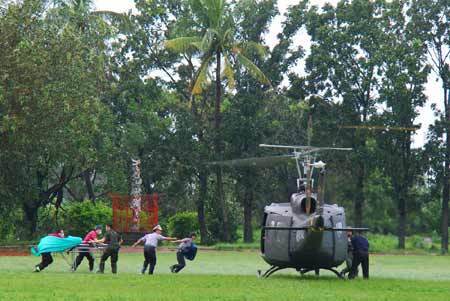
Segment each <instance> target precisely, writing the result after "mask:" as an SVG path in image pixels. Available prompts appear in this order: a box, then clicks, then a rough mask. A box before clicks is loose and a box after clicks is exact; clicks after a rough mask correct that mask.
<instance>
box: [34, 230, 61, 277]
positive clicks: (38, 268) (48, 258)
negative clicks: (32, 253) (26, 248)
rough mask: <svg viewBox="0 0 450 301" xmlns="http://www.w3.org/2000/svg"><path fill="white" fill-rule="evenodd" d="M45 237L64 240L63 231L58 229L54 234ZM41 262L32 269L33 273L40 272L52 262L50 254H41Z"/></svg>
mask: <svg viewBox="0 0 450 301" xmlns="http://www.w3.org/2000/svg"><path fill="white" fill-rule="evenodd" d="M47 236H55V237H59V238H64V230H62V229H60V230H58V231H56V232H53V233H50V234H48V235H47ZM41 257H42V259H41V262H40V263H39V264H37V265H36V266H35V267H34V271H35V272H40V271H42V270H43V269H45V268H46V267H48V266H49V265H51V264H52V262H53V257H52V253H51V252H45V253H41Z"/></svg>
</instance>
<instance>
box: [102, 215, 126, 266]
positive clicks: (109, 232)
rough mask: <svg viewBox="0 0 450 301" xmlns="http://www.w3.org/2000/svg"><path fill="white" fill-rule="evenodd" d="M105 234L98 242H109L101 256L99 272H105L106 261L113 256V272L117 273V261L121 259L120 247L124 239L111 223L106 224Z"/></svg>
mask: <svg viewBox="0 0 450 301" xmlns="http://www.w3.org/2000/svg"><path fill="white" fill-rule="evenodd" d="M105 229H106V233H105V236H104V237H103V238H102V239H100V240H98V241H97V242H98V243H105V244H108V246H107V247H106V249H105V251H104V252H103V255H102V257H101V258H100V264H99V268H98V271H97V273H100V274H103V273H104V272H105V262H106V260H108V258H109V257H111V272H112V273H113V274H116V273H117V261H118V260H119V249H120V245H121V244H122V243H123V239H122V237H121V236H120V234H119V233H117V232H116V231H114V229H113V228H112V225H111V224H106V227H105Z"/></svg>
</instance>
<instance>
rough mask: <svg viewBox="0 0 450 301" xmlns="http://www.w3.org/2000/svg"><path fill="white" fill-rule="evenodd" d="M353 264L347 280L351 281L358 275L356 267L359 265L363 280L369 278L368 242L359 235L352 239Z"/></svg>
mask: <svg viewBox="0 0 450 301" xmlns="http://www.w3.org/2000/svg"><path fill="white" fill-rule="evenodd" d="M352 246H353V262H352V268H351V270H350V274H349V275H348V279H353V278H355V276H356V275H357V273H358V266H359V264H361V267H362V270H363V277H364V279H368V278H369V242H368V241H367V239H366V238H365V237H363V236H360V235H355V236H353V237H352Z"/></svg>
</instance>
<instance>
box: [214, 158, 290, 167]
mask: <svg viewBox="0 0 450 301" xmlns="http://www.w3.org/2000/svg"><path fill="white" fill-rule="evenodd" d="M292 159H295V157H294V155H280V156H267V157H252V158H245V159H235V160H226V161H215V162H209V163H208V165H211V166H228V167H245V166H250V167H266V166H272V165H276V164H277V163H280V162H286V161H289V160H292Z"/></svg>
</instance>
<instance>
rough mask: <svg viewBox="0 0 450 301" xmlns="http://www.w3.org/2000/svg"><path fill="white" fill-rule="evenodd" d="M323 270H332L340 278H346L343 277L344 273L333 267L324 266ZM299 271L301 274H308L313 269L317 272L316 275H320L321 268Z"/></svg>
mask: <svg viewBox="0 0 450 301" xmlns="http://www.w3.org/2000/svg"><path fill="white" fill-rule="evenodd" d="M322 270H328V271H331V272H333V273H335V274H336V276H338V278H341V279H343V278H344V277H342V275H341V274H340V273H339V272H338V271H336V270H335V269H333V268H329V269H326V268H322ZM298 271H299V272H300V274H301V275H303V274H306V273H308V272H311V271H314V272H315V273H316V276H319V269H300V270H298Z"/></svg>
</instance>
